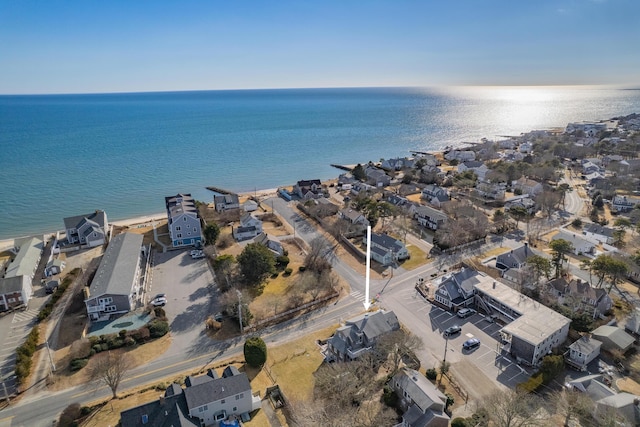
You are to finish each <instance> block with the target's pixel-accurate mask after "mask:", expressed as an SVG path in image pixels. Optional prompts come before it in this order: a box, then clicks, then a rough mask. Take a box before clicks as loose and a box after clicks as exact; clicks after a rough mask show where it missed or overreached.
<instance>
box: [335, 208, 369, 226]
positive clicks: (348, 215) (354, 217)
mask: <svg viewBox="0 0 640 427" xmlns="http://www.w3.org/2000/svg"><path fill="white" fill-rule="evenodd" d="M338 216H339V217H340V218H341V219H344V220H346V221H349V223H351V224H360V225H362V226H364V227H367V226H368V225H369V220H368V219H367V217H366V216H364V214H363V213H362V212H360V211H357V210H355V209H351V208H347V209H342V210H341V211H340V212H338Z"/></svg>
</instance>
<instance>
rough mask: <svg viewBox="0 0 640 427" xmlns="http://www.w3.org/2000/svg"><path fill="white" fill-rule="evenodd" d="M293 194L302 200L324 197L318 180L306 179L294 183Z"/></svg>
mask: <svg viewBox="0 0 640 427" xmlns="http://www.w3.org/2000/svg"><path fill="white" fill-rule="evenodd" d="M293 192H294V193H295V194H297V195H298V197H300V198H301V199H303V200H309V199H316V198H318V197H322V196H323V195H324V191H323V190H322V184H321V183H320V180H319V179H306V180H301V181H298V182H296V184H295V185H294V186H293Z"/></svg>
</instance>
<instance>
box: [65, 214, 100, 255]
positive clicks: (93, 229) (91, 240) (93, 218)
mask: <svg viewBox="0 0 640 427" xmlns="http://www.w3.org/2000/svg"><path fill="white" fill-rule="evenodd" d="M108 226H109V224H108V222H107V214H106V213H105V212H104V211H101V210H96V211H95V212H92V213H90V214H86V215H76V216H70V217H67V218H65V219H64V229H65V230H66V235H67V242H69V244H79V245H83V246H84V245H86V246H89V247H94V246H99V245H103V244H105V242H106V241H107V232H108Z"/></svg>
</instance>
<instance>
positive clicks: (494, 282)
mask: <svg viewBox="0 0 640 427" xmlns="http://www.w3.org/2000/svg"><path fill="white" fill-rule="evenodd" d="M495 288H496V281H495V280H494V281H493V289H495Z"/></svg>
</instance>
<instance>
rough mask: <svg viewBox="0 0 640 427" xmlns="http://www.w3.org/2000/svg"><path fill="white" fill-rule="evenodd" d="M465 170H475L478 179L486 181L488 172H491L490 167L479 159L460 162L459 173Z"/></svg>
mask: <svg viewBox="0 0 640 427" xmlns="http://www.w3.org/2000/svg"><path fill="white" fill-rule="evenodd" d="M465 171H471V172H473V173H474V174H476V176H477V177H478V180H480V181H484V180H485V178H486V176H487V172H489V168H488V167H487V165H485V164H484V163H482V162H480V161H478V160H468V161H466V162H462V163H460V164H458V173H462V172H465Z"/></svg>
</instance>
